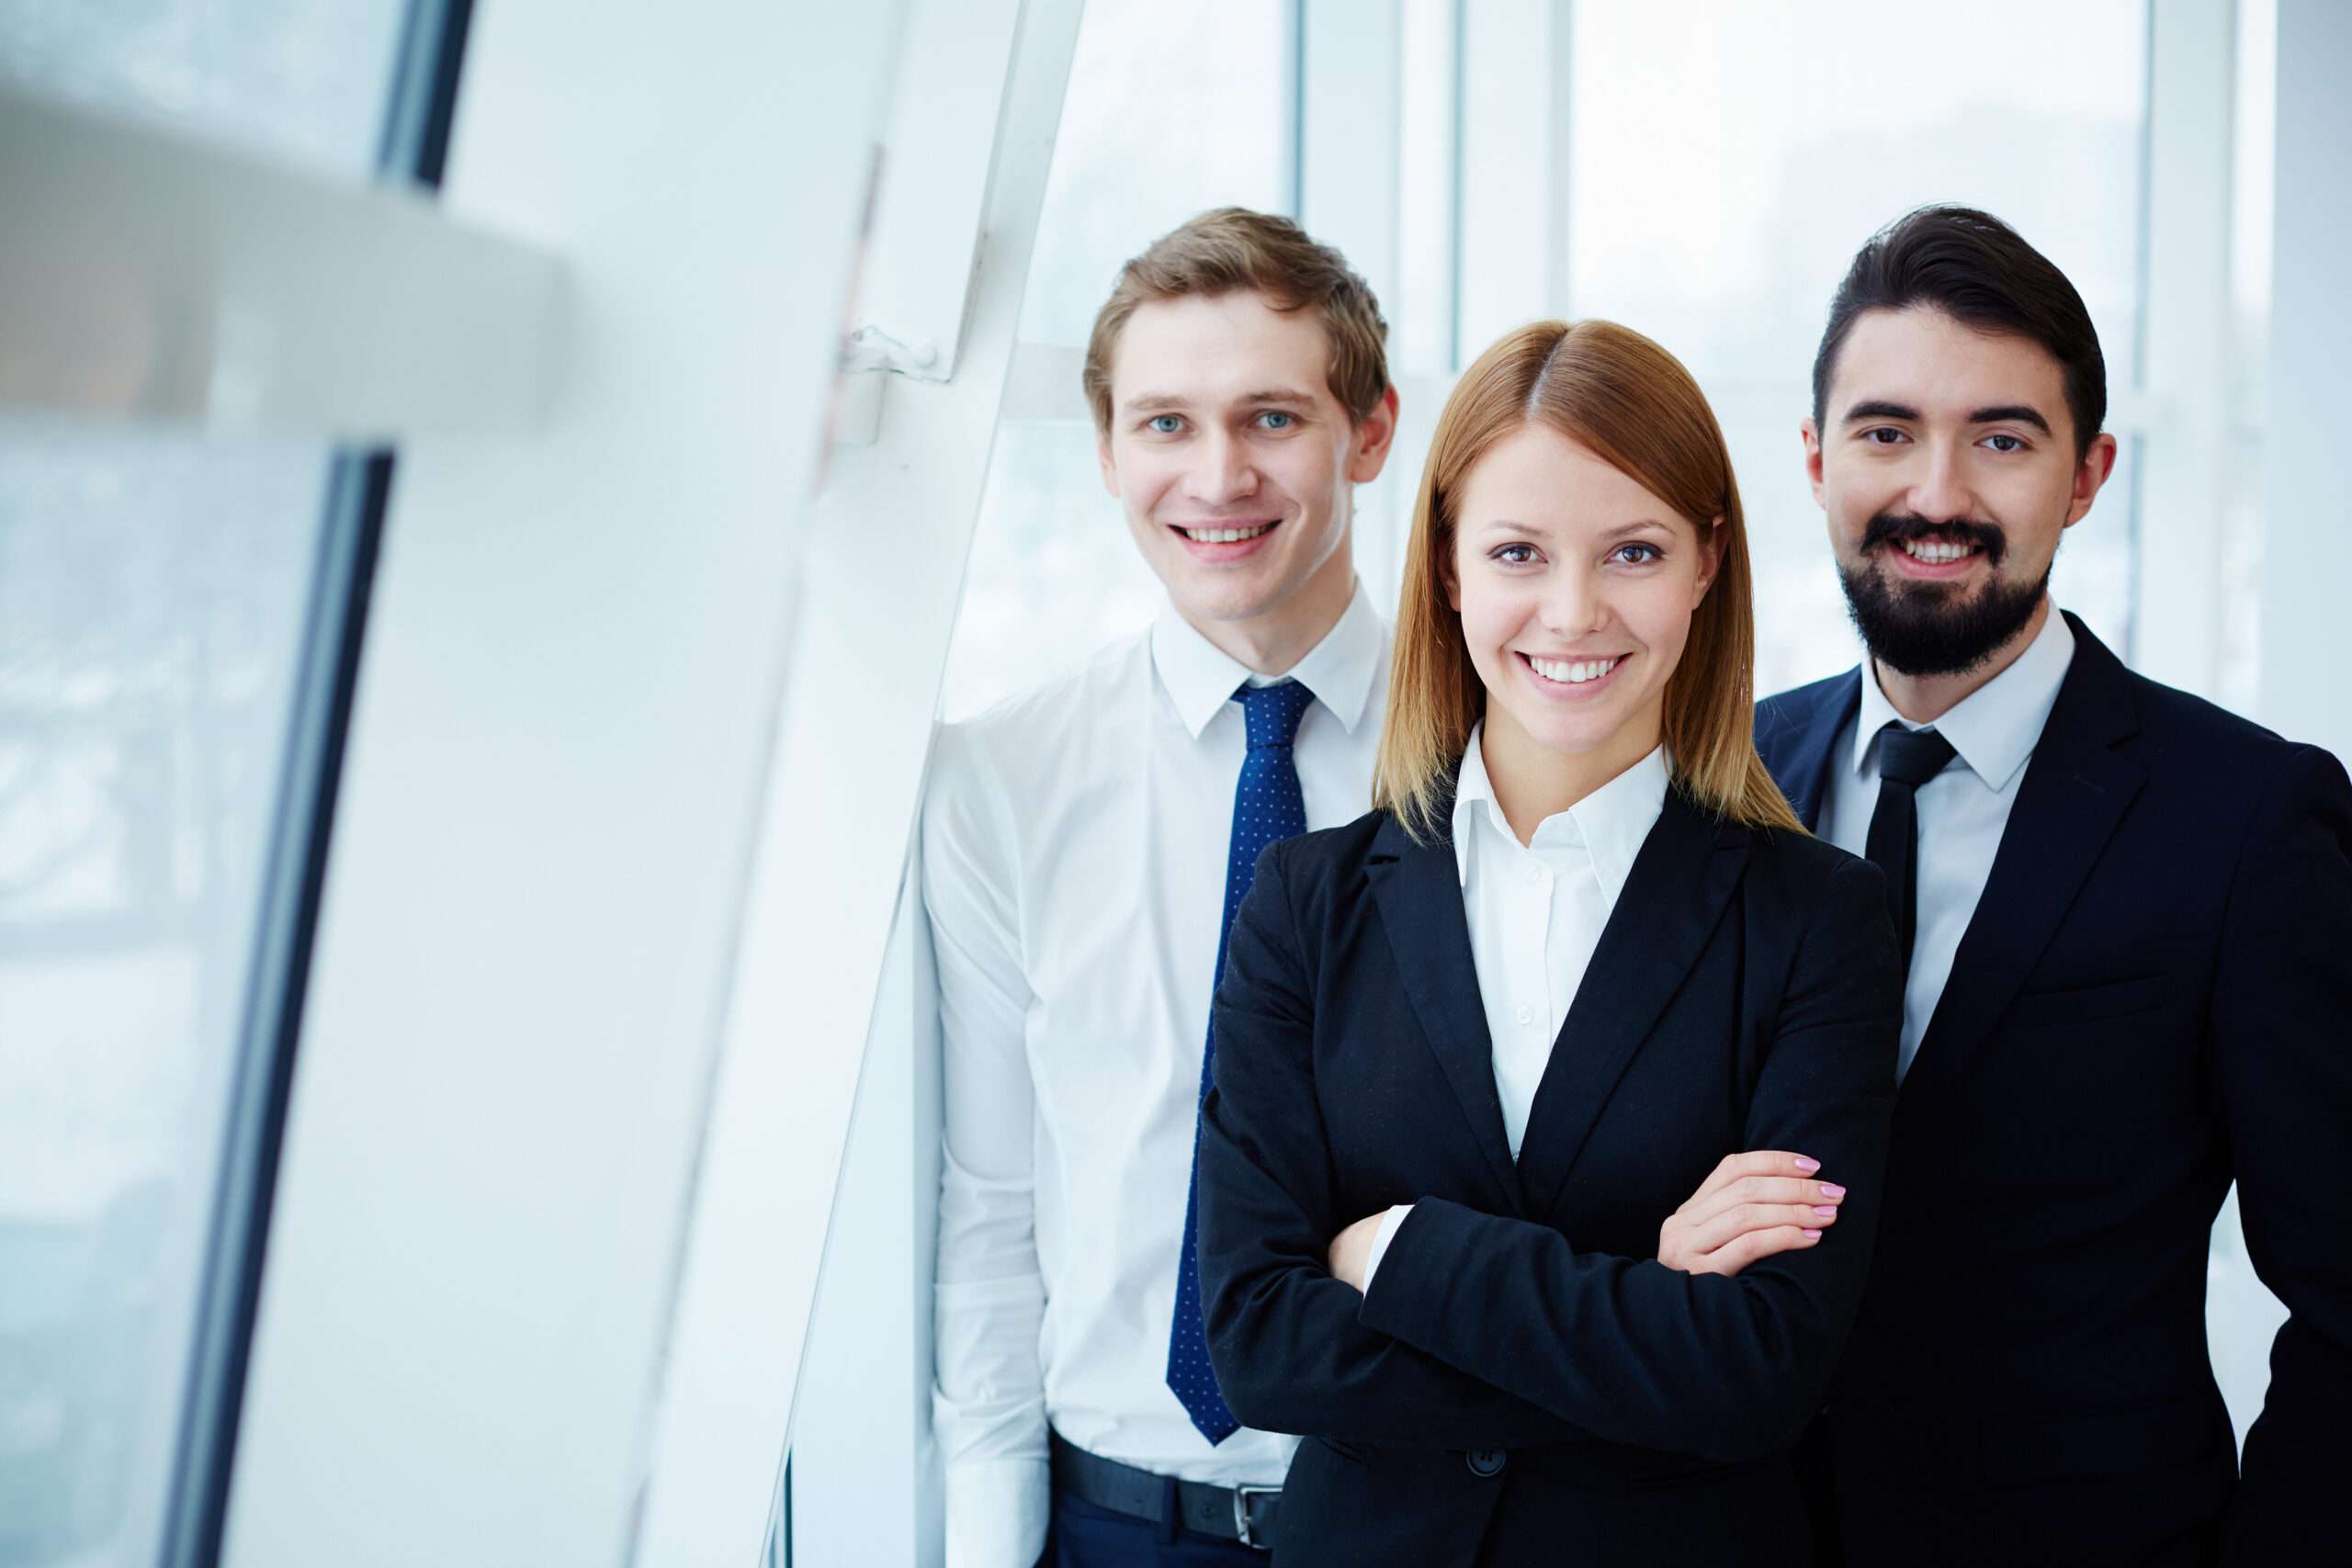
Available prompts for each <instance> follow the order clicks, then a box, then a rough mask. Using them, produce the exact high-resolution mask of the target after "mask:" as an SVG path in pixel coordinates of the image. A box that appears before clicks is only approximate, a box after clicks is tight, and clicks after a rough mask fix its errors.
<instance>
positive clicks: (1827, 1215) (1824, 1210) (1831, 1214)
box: [1813, 1203, 1838, 1220]
mask: <svg viewBox="0 0 2352 1568" xmlns="http://www.w3.org/2000/svg"><path fill="white" fill-rule="evenodd" d="M1813 1212H1814V1213H1816V1214H1819V1215H1820V1216H1821V1217H1822V1218H1823V1219H1825V1220H1834V1219H1836V1218H1837V1217H1838V1211H1837V1210H1835V1209H1833V1208H1831V1207H1830V1206H1829V1205H1828V1204H1826V1203H1815V1205H1814V1206H1813Z"/></svg>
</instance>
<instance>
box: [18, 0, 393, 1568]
mask: <svg viewBox="0 0 2352 1568" xmlns="http://www.w3.org/2000/svg"><path fill="white" fill-rule="evenodd" d="M407 21H408V6H407V5H406V4H405V0H364V3H359V4H353V3H347V0H333V3H330V0H152V3H149V4H144V5H138V6H90V5H86V4H81V3H79V0H17V3H16V4H13V5H11V6H8V7H7V8H6V10H5V11H0V76H5V77H6V78H7V79H8V80H9V81H10V82H12V83H13V84H14V85H17V86H20V87H27V88H29V89H31V90H33V91H35V92H39V93H43V94H46V95H50V96H58V97H62V98H67V99H71V100H74V101H78V102H80V103H83V104H85V105H88V106H90V107H96V108H97V109H100V110H102V111H106V112H110V113H119V114H123V115H127V116H130V117H133V118H143V119H148V120H151V121H157V122H160V123H163V124H164V125H166V126H168V127H171V128H173V129H175V130H180V131H183V132H186V133H188V134H191V135H196V136H201V137H206V138H211V139H217V140H221V141H229V142H232V143H235V144H239V145H241V146H243V147H246V148H249V149H252V150H255V151H261V152H269V153H271V154H273V155H276V156H280V157H284V158H288V159H290V160H293V161H295V162H298V163H301V164H308V165H310V166H311V167H313V168H316V169H319V170H321V171H322V172H325V173H332V174H334V175H342V176H344V177H346V178H357V177H362V176H369V177H372V175H374V173H375V171H376V167H377V161H378V158H379V148H380V146H381V143H382V140H383V136H384V127H385V121H386V118H387V116H388V114H389V112H390V104H391V98H392V94H393V92H394V91H395V88H396V86H397V85H398V83H399V78H400V76H401V71H400V69H399V67H400V65H401V58H402V53H401V51H402V43H403V36H402V29H403V28H404V27H405V26H406V25H407ZM99 259H101V260H102V259H103V258H99ZM335 472H336V457H335V455H334V453H332V452H330V451H328V450H327V449H325V448H323V447H322V446H316V445H310V444H260V443H250V442H248V443H238V444H226V443H220V442H208V441H203V440H200V439H198V438H195V437H184V436H177V435H167V434H152V433H138V434H117V433H114V432H111V431H104V430H91V429H83V428H76V427H72V426H58V425H53V424H50V425H34V424H0V1019H5V1020H6V1025H5V1027H0V1149H5V1150H6V1151H7V1153H6V1158H5V1159H0V1280H5V1281H6V1284H5V1286H0V1565H6V1568H63V1565H65V1564H72V1565H74V1568H98V1565H101V1564H122V1565H125V1568H128V1565H130V1564H141V1565H145V1564H152V1563H153V1562H156V1561H157V1560H158V1558H159V1556H160V1555H161V1554H162V1552H163V1550H164V1547H163V1542H164V1536H165V1531H166V1529H167V1528H168V1521H167V1517H166V1516H167V1514H168V1512H169V1510H170V1509H171V1507H172V1506H173V1495H174V1488H175V1465H176V1463H177V1462H178V1461H179V1459H180V1457H181V1453H182V1448H181V1444H182V1438H183V1430H182V1428H183V1424H184V1422H185V1420H186V1418H187V1415H186V1409H185V1406H186V1404H187V1390H188V1388H189V1386H190V1381H191V1371H192V1368H193V1365H194V1363H193V1361H192V1359H191V1357H192V1348H193V1346H194V1344H195V1342H196V1336H197V1332H198V1310H199V1309H198V1303H199V1301H200V1300H201V1299H202V1296H203V1292H204V1289H205V1283H206V1273H207V1269H208V1268H209V1267H210V1266H212V1265H213V1264H214V1263H215V1262H216V1261H217V1260H216V1259H215V1258H213V1256H212V1255H213V1254H214V1252H215V1251H216V1249H217V1248H219V1247H221V1246H223V1245H228V1246H232V1247H238V1246H242V1245H243V1238H242V1235H234V1236H232V1239H231V1240H230V1241H228V1242H226V1243H224V1242H223V1240H222V1239H221V1234H220V1232H219V1231H217V1230H216V1221H217V1220H219V1219H220V1215H218V1214H217V1213H216V1203H217V1195H218V1192H219V1190H220V1178H221V1172H222V1169H223V1161H224V1158H225V1157H226V1156H227V1155H228V1153H229V1151H228V1148H227V1138H226V1134H227V1130H228V1126H229V1121H230V1117H229V1106H230V1102H231V1099H232V1082H233V1080H234V1079H235V1078H236V1077H237V1075H238V1073H239V1071H240V1063H241V1052H242V1051H243V1050H244V1049H245V1048H246V1047H247V1045H248V1043H249V1042H251V1041H254V1040H255V1039H256V1038H260V1040H261V1048H263V1049H266V1048H267V1044H268V1042H267V1040H266V1021H269V1020H271V1019H273V1018H274V1017H275V1015H276V1009H277V1003H278V1001H279V999H280V998H277V997H275V996H270V997H263V998H258V999H257V998H255V996H254V976H255V974H256V970H257V965H258V964H259V962H260V958H261V954H260V953H259V951H258V949H259V945H260V942H261V939H262V935H263V929H264V921H265V919H266V918H267V910H266V884H267V883H268V881H269V878H270V877H271V875H272V859H273V856H274V855H275V854H276V853H277V852H278V844H277V839H278V833H279V823H280V815H281V813H282V812H284V811H285V810H286V808H287V801H288V798H289V796H288V791H289V790H290V791H298V792H300V797H302V798H307V795H308V792H309V791H310V790H311V789H312V788H314V787H315V784H316V781H315V780H312V779H308V778H304V779H299V780H295V779H290V778H289V770H288V761H289V745H290V743H291V741H292V739H293V722H292V720H293V715H294V713H295V710H296V705H297V702H298V694H299V692H300V688H301V686H302V684H303V682H305V680H306V679H307V678H308V677H309V676H310V675H311V671H306V670H305V669H304V668H303V667H302V659H303V656H304V654H305V652H306V650H307V649H309V648H311V646H313V645H312V644H311V642H310V640H309V638H310V637H311V632H312V630H313V617H314V616H315V615H320V614H326V615H340V614H341V613H342V611H341V606H340V605H339V604H325V605H322V604H319V603H318V602H317V599H318V594H317V587H318V582H319V579H320V574H321V565H322V562H321V550H322V541H323V540H324V539H326V538H327V537H328V536H329V532H328V529H329V525H330V524H331V522H332V521H333V520H332V519H331V518H330V517H329V502H328V497H329V494H330V491H331V489H332V488H333V486H334V475H335ZM257 1017H258V1018H259V1019H261V1020H263V1021H265V1022H264V1026H263V1027H262V1028H260V1029H256V1027H255V1024H254V1020H255V1018H257ZM233 1219H235V1217H234V1216H232V1220H233ZM208 1440H209V1438H208V1437H207V1436H205V1435H201V1434H199V1435H198V1437H197V1438H195V1441H196V1442H198V1444H202V1443H204V1442H207V1441H208Z"/></svg>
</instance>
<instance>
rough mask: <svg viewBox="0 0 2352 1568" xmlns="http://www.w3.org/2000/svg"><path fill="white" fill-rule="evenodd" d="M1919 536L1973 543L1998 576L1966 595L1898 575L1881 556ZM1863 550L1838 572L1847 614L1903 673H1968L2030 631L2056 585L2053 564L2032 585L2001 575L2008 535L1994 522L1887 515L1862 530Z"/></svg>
mask: <svg viewBox="0 0 2352 1568" xmlns="http://www.w3.org/2000/svg"><path fill="white" fill-rule="evenodd" d="M1919 538H1937V539H1943V540H1948V541H1951V542H1954V543H1963V544H1973V545H1975V546H1976V547H1978V548H1979V549H1981V550H1982V551H1983V552H1984V554H1985V565H1986V566H1988V567H1991V568H1993V569H1994V570H1993V572H1992V575H1991V576H1990V578H1989V580H1988V581H1986V582H1985V584H1984V586H1983V587H1982V588H1980V589H1978V590H1977V591H1976V592H1975V593H1974V594H1973V595H1972V596H1970V597H1967V598H1962V593H1963V592H1964V589H1963V585H1962V584H1960V583H1957V582H1927V581H1917V580H1905V579H1900V578H1897V577H1895V576H1894V573H1892V572H1890V571H1888V570H1887V569H1886V567H1885V564H1884V563H1883V561H1881V560H1879V559H1877V558H1876V553H1877V552H1878V551H1880V550H1882V549H1900V548H1901V547H1902V546H1903V541H1905V540H1906V539H1919ZM1861 553H1862V564H1861V565H1860V566H1859V567H1851V568H1849V567H1846V566H1843V565H1841V566H1839V567H1838V581H1839V582H1841V583H1843V584H1844V585H1845V589H1846V610H1847V613H1848V614H1849V615H1851V616H1853V618H1854V629H1855V630H1856V631H1857V632H1860V634H1861V638H1862V644H1863V646H1864V647H1866V648H1868V649H1870V650H1871V658H1873V659H1875V660H1878V661H1879V662H1880V663H1882V664H1883V665H1885V666H1886V667H1887V668H1888V669H1890V670H1893V671H1896V672H1897V673H1899V674H1904V675H1912V676H1928V675H1964V674H1966V673H1967V672H1968V671H1972V670H1973V669H1975V668H1976V667H1977V666H1978V665H1980V664H1983V663H1984V662H1985V660H1987V659H1990V658H1991V657H1992V656H1993V653H1994V651H1995V650H1996V649H1999V648H2000V647H2001V646H2002V645H2003V644H2005V643H2007V641H2008V640H2009V639H2010V638H2011V637H2015V636H2017V635H2018V633H2019V632H2020V631H2023V630H2024V629H2025V625H2026V623H2027V622H2028V621H2030V620H2031V619H2033V612H2034V607H2035V606H2036V605H2038V604H2041V596H2042V594H2043V593H2045V592H2048V591H2049V588H2050V569H2049V568H2048V567H2044V568H2043V569H2042V571H2041V576H2040V577H2038V578H2036V579H2035V580H2034V581H2031V582H2014V581H2004V580H2003V579H2002V577H2001V576H2000V574H1999V567H2000V564H2001V558H2002V557H2003V556H2005V555H2007V553H2008V536H2007V535H2005V534H2004V533H2002V532H2001V530H2000V529H1999V528H1997V527H1996V526H1994V525H1992V524H1989V523H1971V522H1946V523H1930V522H1928V520H1927V519H1926V518H1924V517H1917V516H1905V515H1902V514H1899V513H1880V514H1879V515H1877V516H1876V517H1873V518H1871V522H1870V526H1869V527H1868V528H1866V529H1864V530H1863V532H1862V550H1861ZM2052 564H2053V565H2054V564H2055V561H2054V559H2053V562H2052Z"/></svg>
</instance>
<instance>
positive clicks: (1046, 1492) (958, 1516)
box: [947, 1459, 1053, 1568]
mask: <svg viewBox="0 0 2352 1568" xmlns="http://www.w3.org/2000/svg"><path fill="white" fill-rule="evenodd" d="M1052 1512H1053V1477H1052V1472H1051V1470H1050V1469H1049V1467H1048V1465H1047V1463H1046V1461H1044V1460H1042V1459H1036V1460H1028V1459H1021V1460H988V1461H981V1462H978V1463H973V1464H951V1465H949V1466H948V1467H947V1568H1035V1563H1036V1561H1037V1559H1038V1557H1039V1555H1040V1554H1042V1553H1043V1552H1044V1551H1045V1550H1046V1524H1047V1523H1048V1522H1049V1519H1050V1517H1051V1515H1052Z"/></svg>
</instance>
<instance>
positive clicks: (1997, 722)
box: [1854, 601, 2075, 790]
mask: <svg viewBox="0 0 2352 1568" xmlns="http://www.w3.org/2000/svg"><path fill="white" fill-rule="evenodd" d="M2074 660H2075V634H2074V633H2073V632H2072V631H2071V630H2069V629H2068V628H2067V626H2066V617H2065V616H2064V615H2060V614H2059V613H2058V605H2057V604H2056V603H2055V602H2054V601H2053V602H2052V604H2051V606H2050V615H2049V618H2048V619H2047V620H2045V621H2043V622H2042V623H2041V631H2040V632H2038V633H2036V634H2035V636H2034V639H2033V641H2031V642H2030V643H2028V644H2027V645H2026V649H2025V651H2024V652H2023V653H2020V654H2018V656H2017V658H2016V659H2015V660H2011V661H2010V664H2009V667H2008V668H2007V669H2006V670H2004V671H2001V672H2000V673H1999V674H1998V675H1996V676H1994V677H1993V678H1992V679H1991V680H1989V681H1987V682H1985V683H1984V684H1983V685H1981V686H1979V687H1977V688H1976V690H1974V691H1973V692H1971V693H1969V694H1968V695H1966V696H1964V697H1962V699H1961V700H1960V701H1959V702H1957V703H1955V704H1953V705H1952V707H1951V712H1949V713H1947V714H1945V715H1944V716H1942V717H1941V718H1939V719H1937V720H1936V722H1935V723H1934V724H1933V725H1925V724H1913V723H1912V722H1911V721H1910V720H1909V719H1907V718H1905V717H1904V716H1902V715H1901V714H1899V713H1896V712H1895V711H1894V704H1893V703H1890V702H1888V701H1887V700H1886V694H1885V693H1883V692H1882V691H1880V690H1879V687H1878V676H1877V672H1876V667H1875V665H1873V664H1872V662H1871V660H1867V659H1865V660H1863V661H1862V706H1861V712H1860V716H1859V717H1858V719H1857V720H1856V722H1855V725H1854V772H1856V773H1860V772H1861V771H1862V769H1863V766H1864V764H1865V763H1866V762H1867V761H1869V759H1870V756H1871V742H1872V741H1874V740H1876V739H1878V732H1879V731H1880V730H1881V729H1883V728H1885V727H1886V724H1887V722H1888V721H1889V720H1890V719H1892V720H1895V721H1897V722H1899V723H1901V724H1902V726H1903V728H1905V729H1914V730H1917V729H1929V728H1932V729H1933V730H1935V732H1936V733H1937V734H1939V735H1940V736H1942V737H1943V738H1944V739H1947V740H1949V741H1951V749H1952V750H1955V751H1957V752H1959V753H1960V760H1961V761H1963V762H1966V763H1967V764H1968V766H1969V768H1970V770H1971V771H1972V772H1973V773H1975V774H1976V776H1977V777H1978V778H1980V779H1982V780H1983V781H1984V782H1985V785H1986V787H1988V788H1990V789H1994V790H2004V789H2007V788H2008V786H2009V781H2010V780H2011V779H2014V778H2016V777H2017V774H2018V769H2019V768H2022V767H2024V766H2025V764H2026V759H2027V758H2029V757H2030V756H2032V755H2033V748H2034V745H2035V743H2036V742H2037V741H2039V740H2040V739H2041V728H2042V726H2043V725H2045V724H2047V723H2049V722H2050V710H2051V709H2052V708H2053V707H2055V706H2057V705H2058V688H2059V687H2060V686H2062V685H2064V683H2065V681H2066V670H2067V667H2068V666H2069V665H2071V664H2072V663H2073V662H2074Z"/></svg>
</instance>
